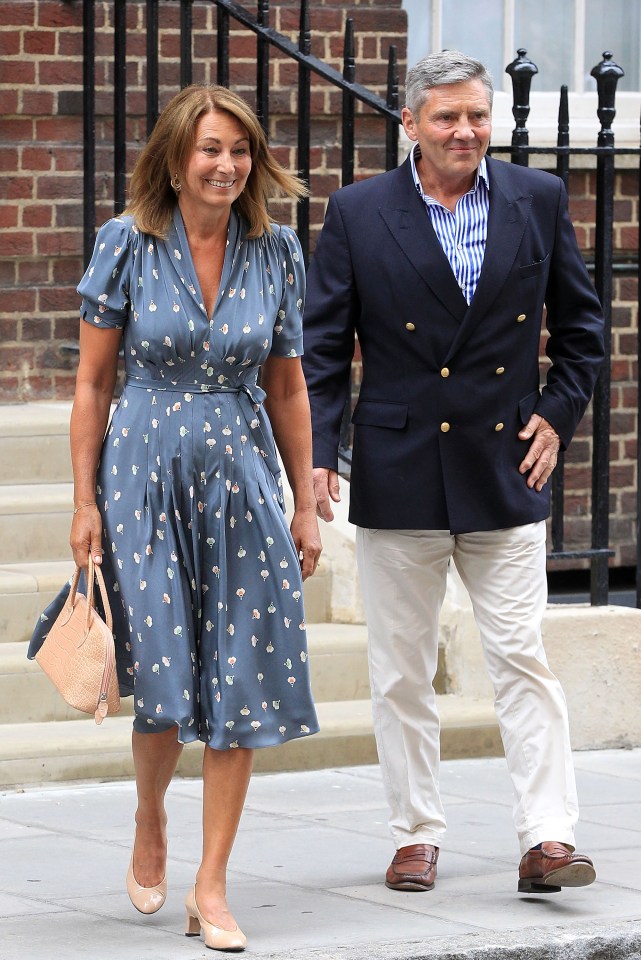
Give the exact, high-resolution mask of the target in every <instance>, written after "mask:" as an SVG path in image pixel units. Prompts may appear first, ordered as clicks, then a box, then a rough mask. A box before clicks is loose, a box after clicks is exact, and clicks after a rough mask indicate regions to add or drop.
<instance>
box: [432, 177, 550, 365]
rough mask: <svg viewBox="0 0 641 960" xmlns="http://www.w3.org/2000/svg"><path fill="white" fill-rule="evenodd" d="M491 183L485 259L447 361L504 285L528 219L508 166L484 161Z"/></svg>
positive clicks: (528, 201) (525, 200)
mask: <svg viewBox="0 0 641 960" xmlns="http://www.w3.org/2000/svg"><path fill="white" fill-rule="evenodd" d="M487 165H488V172H489V180H490V212H489V217H488V223H487V240H486V244H485V256H484V258H483V267H482V269H481V275H480V277H479V282H478V285H477V287H476V290H475V292H474V296H473V297H472V302H471V303H470V305H469V307H468V308H467V311H466V313H465V317H464V318H463V321H462V323H461V326H460V327H459V329H458V331H457V334H456V336H455V338H454V340H453V341H452V344H451V346H450V349H449V351H448V354H447V357H446V358H445V360H444V361H443V362H444V363H447V362H448V360H449V359H450V358H451V357H452V356H453V355H454V354H455V353H456V352H457V350H458V349H459V348H460V346H461V344H462V343H464V342H465V340H467V338H468V337H469V336H470V334H471V333H472V332H473V330H474V329H475V328H476V327H477V326H478V324H479V323H481V322H482V321H483V319H484V318H485V317H486V316H487V313H488V311H489V309H490V307H491V305H492V302H493V301H494V300H495V299H496V297H497V296H498V294H499V291H500V290H501V288H502V286H503V284H504V283H505V281H506V279H507V277H508V274H509V272H510V270H511V269H512V265H513V263H514V258H515V257H516V253H517V250H518V249H519V246H520V244H521V239H522V237H523V234H524V232H525V227H526V225H527V222H528V218H529V215H530V207H531V205H532V195H531V194H527V195H523V194H522V193H521V192H520V191H516V192H515V191H514V189H513V188H512V187H511V184H510V182H509V177H507V176H506V175H505V174H506V173H509V169H507V170H506V169H505V168H509V164H507V163H505V162H503V161H500V160H492V159H491V158H488V160H487Z"/></svg>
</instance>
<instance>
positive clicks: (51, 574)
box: [0, 560, 74, 651]
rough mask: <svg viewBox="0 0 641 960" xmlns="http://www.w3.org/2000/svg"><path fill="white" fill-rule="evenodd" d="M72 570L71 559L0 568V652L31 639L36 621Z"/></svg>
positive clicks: (7, 565) (13, 564) (5, 565)
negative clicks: (10, 645) (9, 646)
mask: <svg viewBox="0 0 641 960" xmlns="http://www.w3.org/2000/svg"><path fill="white" fill-rule="evenodd" d="M73 570H74V564H73V561H72V560H48V561H47V562H41V563H10V564H3V565H1V566H0V651H1V650H2V647H3V645H4V644H6V643H11V644H13V643H18V642H19V641H22V640H28V639H29V638H30V637H31V632H32V630H33V627H34V624H35V622H36V620H37V618H38V617H39V616H40V614H41V613H42V611H43V610H44V609H45V607H47V606H48V604H49V603H51V601H52V600H53V598H54V597H55V595H56V594H57V593H58V591H59V590H60V588H61V587H62V585H63V584H64V583H65V581H67V580H68V579H69V577H70V576H71V575H72V573H73Z"/></svg>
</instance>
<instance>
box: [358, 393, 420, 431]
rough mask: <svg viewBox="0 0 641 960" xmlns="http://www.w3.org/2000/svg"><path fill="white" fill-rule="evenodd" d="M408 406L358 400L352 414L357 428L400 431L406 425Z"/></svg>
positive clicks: (381, 401)
mask: <svg viewBox="0 0 641 960" xmlns="http://www.w3.org/2000/svg"><path fill="white" fill-rule="evenodd" d="M407 417H408V405H407V404H406V403H399V402H397V401H395V400H359V401H358V403H357V404H356V407H355V408H354V413H353V414H352V423H354V424H356V425H358V426H367V427H386V428H387V429H388V430H402V429H403V427H404V426H405V425H406V423H407Z"/></svg>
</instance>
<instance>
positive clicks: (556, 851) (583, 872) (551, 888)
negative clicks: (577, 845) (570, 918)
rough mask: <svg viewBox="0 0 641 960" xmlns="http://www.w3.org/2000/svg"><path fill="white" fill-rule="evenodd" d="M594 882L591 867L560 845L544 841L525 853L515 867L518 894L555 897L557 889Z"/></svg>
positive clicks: (580, 855) (577, 855) (589, 861)
mask: <svg viewBox="0 0 641 960" xmlns="http://www.w3.org/2000/svg"><path fill="white" fill-rule="evenodd" d="M595 880H596V871H595V869H594V864H593V863H592V861H591V860H590V858H589V857H586V856H584V855H583V854H581V853H571V852H570V851H569V850H568V848H567V847H566V846H565V844H563V843H557V842H556V841H554V840H546V841H545V842H544V843H542V844H541V849H540V850H528V852H527V853H526V854H525V856H524V857H523V858H522V860H521V863H520V866H519V893H558V892H559V891H560V889H561V887H587V885H588V884H589V883H593V882H594V881H595Z"/></svg>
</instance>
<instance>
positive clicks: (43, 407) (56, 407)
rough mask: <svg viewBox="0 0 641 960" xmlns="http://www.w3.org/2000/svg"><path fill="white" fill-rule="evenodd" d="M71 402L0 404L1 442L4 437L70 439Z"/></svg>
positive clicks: (45, 401) (49, 401)
mask: <svg viewBox="0 0 641 960" xmlns="http://www.w3.org/2000/svg"><path fill="white" fill-rule="evenodd" d="M71 406H72V403H71V401H70V400H53V401H52V400H42V401H37V402H32V403H3V404H0V441H1V440H2V438H3V437H41V436H51V435H61V436H65V437H67V438H68V437H69V419H70V417H71Z"/></svg>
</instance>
